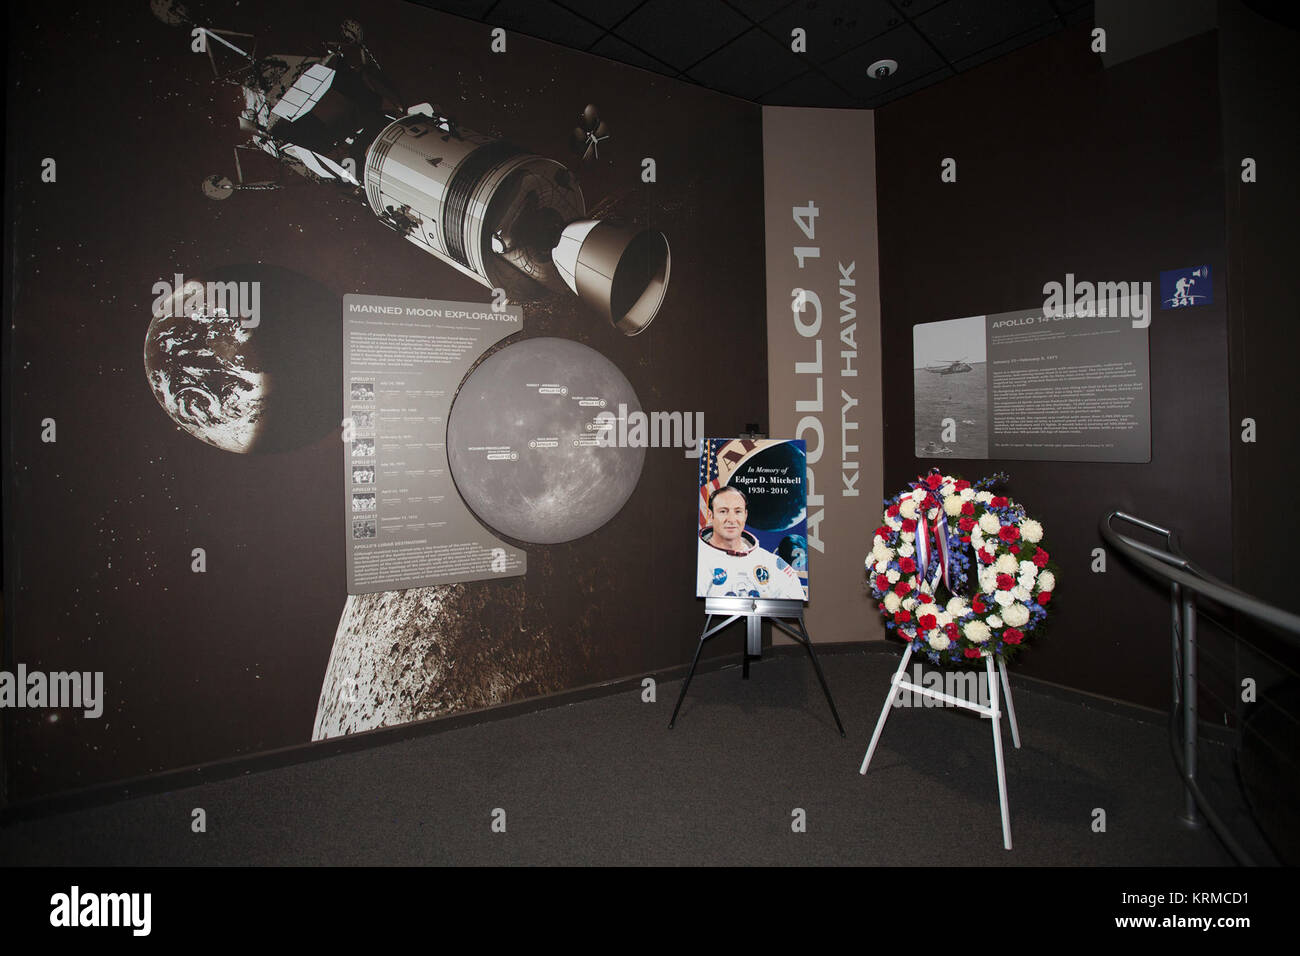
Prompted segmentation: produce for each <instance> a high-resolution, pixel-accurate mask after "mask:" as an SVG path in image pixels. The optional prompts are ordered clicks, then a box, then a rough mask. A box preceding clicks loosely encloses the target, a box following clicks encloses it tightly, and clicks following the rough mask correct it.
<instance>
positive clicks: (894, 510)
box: [885, 504, 898, 518]
mask: <svg viewBox="0 0 1300 956" xmlns="http://www.w3.org/2000/svg"><path fill="white" fill-rule="evenodd" d="M885 514H887V515H889V517H891V518H897V517H898V505H897V504H892V505H890V506H889V507H888V508H886V509H885Z"/></svg>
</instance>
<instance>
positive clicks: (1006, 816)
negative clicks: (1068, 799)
mask: <svg viewBox="0 0 1300 956" xmlns="http://www.w3.org/2000/svg"><path fill="white" fill-rule="evenodd" d="M984 662H985V664H986V665H987V669H988V675H989V703H991V704H992V705H993V756H994V758H995V760H996V762H997V765H998V804H999V806H1000V808H1001V810H1002V846H1003V847H1004V848H1005V849H1007V850H1010V849H1011V810H1010V808H1009V807H1008V806H1007V772H1006V767H1005V766H1004V765H1003V763H1002V711H1001V708H999V707H998V684H997V678H996V676H994V674H993V658H992V657H986V658H985V659H984Z"/></svg>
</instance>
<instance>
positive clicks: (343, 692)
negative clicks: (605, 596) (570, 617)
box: [312, 581, 589, 740]
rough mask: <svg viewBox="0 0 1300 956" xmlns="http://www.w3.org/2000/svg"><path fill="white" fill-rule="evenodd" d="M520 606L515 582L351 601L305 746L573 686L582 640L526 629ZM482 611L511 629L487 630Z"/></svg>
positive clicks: (522, 592)
mask: <svg viewBox="0 0 1300 956" xmlns="http://www.w3.org/2000/svg"><path fill="white" fill-rule="evenodd" d="M527 606H528V600H527V591H526V589H525V587H524V584H523V583H522V582H518V581H515V582H510V583H508V584H506V583H502V582H493V583H492V586H491V587H489V586H486V585H484V584H482V583H478V582H474V583H471V584H443V585H439V586H437V587H431V588H411V589H409V590H406V591H378V592H375V593H373V594H355V595H351V596H349V597H348V599H347V603H346V604H345V605H344V608H343V616H342V618H341V619H340V620H339V627H338V633H337V634H336V635H335V637H334V649H333V652H332V653H331V654H330V661H329V666H328V667H327V669H326V672H325V680H324V683H323V684H322V686H321V692H320V702H319V704H318V705H317V708H316V722H315V726H314V727H313V728H312V740H323V739H325V738H327V737H338V736H342V735H344V734H354V733H359V732H361V731H365V730H375V729H377V728H380V727H392V726H396V725H398V724H404V723H408V722H410V721H413V720H424V719H426V718H429V717H439V716H442V715H444V714H450V713H455V712H456V711H461V710H466V709H472V708H478V707H490V706H492V705H493V704H499V703H502V702H504V701H509V700H517V699H520V698H525V697H535V696H537V695H539V694H550V693H556V692H558V691H560V690H564V689H565V688H566V687H569V686H572V682H573V680H574V679H575V676H576V674H577V673H578V672H579V668H580V666H581V663H580V662H581V661H582V660H583V659H584V657H585V656H586V655H587V654H588V653H589V649H588V648H586V643H587V642H586V639H585V638H583V637H581V636H579V635H578V634H575V633H574V632H572V631H566V632H562V633H561V634H560V636H559V637H556V636H555V635H554V634H553V633H552V630H551V627H550V625H549V624H548V623H545V622H542V623H538V622H535V621H534V622H528V618H529V615H527V613H526V610H527ZM489 612H493V613H496V614H500V615H501V616H502V617H503V618H508V619H512V620H513V622H514V623H513V624H512V626H510V627H509V628H506V627H501V626H492V625H490V624H485V620H486V619H487V618H488V617H489ZM526 622H527V623H526ZM579 634H580V632H579Z"/></svg>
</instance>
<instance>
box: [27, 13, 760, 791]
mask: <svg viewBox="0 0 1300 956" xmlns="http://www.w3.org/2000/svg"><path fill="white" fill-rule="evenodd" d="M189 7H190V12H191V15H192V16H193V17H194V19H195V20H196V21H197V22H200V23H204V24H206V25H210V26H212V27H214V28H222V29H229V30H234V31H241V32H247V33H253V34H256V35H257V38H258V39H257V47H256V49H257V51H258V52H259V53H271V52H276V53H292V54H300V55H301V54H320V53H322V52H323V41H325V40H327V39H337V38H338V37H339V24H340V23H341V22H342V21H343V20H344V19H345V18H347V17H350V16H354V17H357V18H358V19H360V20H361V22H362V25H363V26H364V27H365V29H366V38H365V42H366V44H367V46H368V47H369V49H370V50H371V51H372V52H373V53H374V54H375V56H376V57H377V59H378V61H379V62H380V63H381V64H382V66H383V68H384V71H385V72H386V73H387V75H388V77H389V78H390V79H391V80H392V81H393V82H394V84H395V85H396V87H397V90H398V91H399V93H400V94H401V96H402V98H403V101H404V103H405V104H407V105H409V104H411V103H417V102H421V101H429V102H431V103H435V104H438V105H439V106H441V107H442V108H443V109H444V110H445V111H447V112H450V113H451V114H452V115H453V116H455V117H456V119H457V120H458V121H459V123H460V124H461V125H462V126H463V127H467V128H470V129H474V130H477V131H479V132H483V133H488V134H490V135H494V136H503V137H506V138H508V139H510V140H511V141H512V142H514V143H516V144H518V145H520V146H523V147H524V148H526V149H528V150H530V151H533V152H536V153H538V154H540V155H542V156H547V157H552V158H555V159H559V160H561V161H562V162H565V163H567V164H568V165H569V166H570V168H573V169H575V170H576V171H577V173H578V176H579V179H580V182H581V184H582V187H583V191H584V194H585V196H586V199H587V205H588V209H589V211H590V210H591V209H592V208H593V207H597V206H599V207H600V210H601V211H602V212H612V213H613V214H615V215H617V216H620V217H621V218H623V219H625V220H630V221H633V222H636V223H638V224H641V225H645V226H650V227H654V228H658V229H660V230H662V231H663V232H664V233H665V235H666V236H667V237H668V241H669V243H670V245H671V247H672V256H673V259H672V275H671V284H670V288H669V290H668V298H667V300H666V302H665V304H664V307H663V309H662V310H661V312H660V314H659V316H658V318H657V319H656V321H655V323H654V325H652V326H651V328H650V329H648V330H647V331H646V332H644V333H643V334H641V335H639V336H637V337H635V338H626V337H624V336H623V335H621V334H619V333H618V332H617V331H615V330H614V329H612V328H610V327H609V326H608V325H605V324H602V322H601V320H599V319H598V318H596V317H595V316H594V315H593V314H592V313H590V312H588V311H587V310H586V309H585V308H584V307H583V306H582V305H580V304H579V303H578V302H577V300H576V299H559V298H555V299H548V300H545V301H541V302H531V303H522V304H523V306H524V328H525V331H524V332H523V333H521V334H522V336H524V337H529V336H541V335H559V336H563V337H565V338H570V339H574V340H576V341H580V342H583V343H584V344H586V345H589V346H591V347H592V348H594V349H596V350H597V351H599V352H601V353H602V354H604V355H605V356H607V357H608V358H609V359H611V360H612V361H613V362H614V363H615V364H616V365H617V366H618V367H619V368H620V369H621V370H622V372H623V374H624V375H626V376H627V377H628V379H629V380H630V381H631V383H632V385H633V387H634V388H635V389H636V391H637V394H638V396H639V398H640V401H641V405H642V407H643V408H645V409H646V410H651V409H663V410H681V411H688V410H690V411H693V410H697V409H698V410H703V411H704V412H705V421H706V429H707V431H708V433H709V434H723V435H725V434H734V433H737V432H739V431H740V430H741V429H742V427H743V426H744V425H745V424H746V423H747V422H752V421H760V422H765V421H766V417H767V416H766V386H765V376H766V345H765V339H764V332H763V329H764V290H763V265H762V257H763V240H762V178H761V177H762V169H761V159H760V157H761V145H760V115H759V110H758V108H757V107H754V106H752V105H751V104H747V103H744V102H742V101H739V100H732V99H730V98H727V97H725V96H721V95H718V94H714V93H710V92H708V91H704V90H701V89H698V88H694V87H690V86H686V85H680V84H677V83H675V82H674V81H671V80H668V79H665V78H663V77H660V76H657V75H655V74H651V73H646V72H643V71H639V70H636V69H633V68H630V67H625V66H621V65H618V64H613V63H610V62H608V61H604V60H600V59H598V58H594V57H589V56H586V55H583V54H580V53H576V52H572V51H568V50H564V49H561V48H559V47H554V46H551V45H549V44H546V43H543V42H541V41H535V40H530V39H528V38H526V37H522V36H515V35H511V36H510V37H509V39H508V49H507V52H506V53H505V54H493V53H491V52H490V50H489V42H490V37H489V35H488V32H487V28H485V27H484V26H483V25H481V24H474V23H470V22H468V21H462V20H459V19H457V18H454V17H449V16H445V15H442V14H436V13H433V12H430V11H427V10H424V9H421V8H417V7H414V6H409V5H406V4H402V3H397V2H379V3H373V4H368V5H366V6H365V7H364V8H360V7H356V6H355V5H344V4H339V3H330V2H327V3H318V4H310V5H307V4H301V5H299V4H292V3H282V4H275V5H270V4H267V5H254V4H247V3H244V4H202V5H200V4H190V5H189ZM9 25H10V34H9V45H10V50H9V63H10V73H11V84H10V98H9V114H8V131H7V135H8V149H9V151H10V153H11V163H12V166H11V168H13V169H16V170H17V175H16V176H15V177H13V178H11V179H10V181H9V183H8V196H7V208H8V210H9V215H10V217H11V223H12V234H13V237H14V239H13V246H12V248H11V249H10V250H9V255H10V260H11V267H12V270H13V281H12V285H11V287H10V288H9V290H8V292H9V295H10V303H9V305H10V309H11V319H12V321H11V326H10V328H8V329H6V342H5V346H6V353H7V354H6V370H7V375H6V382H7V386H8V388H9V389H10V420H9V421H8V422H7V427H8V429H9V431H10V456H11V457H10V463H11V467H10V471H9V474H7V475H6V483H7V488H6V496H7V498H8V508H9V512H8V520H7V523H6V526H5V535H6V540H5V572H6V587H5V603H6V608H5V610H6V622H5V623H6V631H7V632H6V648H5V667H6V668H8V669H12V668H13V667H14V666H15V665H16V664H17V663H18V662H21V663H24V664H26V665H27V667H28V668H29V670H46V671H52V670H78V671H103V672H104V681H105V697H106V701H105V709H104V715H103V717H102V718H100V719H98V720H89V719H85V718H83V717H82V716H81V713H80V711H72V710H59V711H53V710H42V711H29V710H11V711H6V712H5V714H4V717H5V720H6V722H7V724H8V726H7V728H6V748H5V760H6V764H7V767H6V770H7V778H8V780H7V783H8V798H9V800H10V801H11V802H22V801H25V800H30V799H34V798H37V797H40V796H44V795H49V794H54V793H59V792H64V791H68V790H75V789H79V788H82V787H87V786H93V785H96V784H102V783H105V782H109V781H119V780H124V779H129V778H132V777H137V776H140V775H145V774H149V773H153V772H157V771H161V770H167V769H176V768H181V767H186V766H192V765H196V764H202V763H207V762H211V761H215V760H221V759H225V758H231V757H237V756H240V755H247V754H252V753H256V752H260V751H266V750H271V749H276V748H281V747H287V746H295V745H305V744H306V742H307V741H308V740H309V739H310V735H311V729H312V721H313V718H314V716H315V712H316V704H317V697H318V695H319V693H320V688H321V680H322V676H323V673H324V670H325V665H326V662H327V659H328V657H329V653H330V648H331V645H332V642H333V638H334V633H335V629H336V627H337V625H338V622H339V615H340V612H341V610H342V608H343V604H344V600H345V598H346V590H345V583H344V562H343V558H344V551H343V547H344V528H345V516H344V515H343V514H342V513H341V502H342V500H343V499H342V491H343V489H342V487H341V471H342V469H340V468H339V467H338V465H339V459H338V456H339V455H340V454H342V451H341V442H340V440H339V435H338V433H337V430H336V431H335V432H334V433H332V434H330V435H327V436H325V437H322V438H319V439H318V440H315V441H313V442H310V443H308V444H306V445H304V446H302V447H298V448H294V449H292V450H288V451H283V452H278V453H268V454H249V455H236V454H232V453H229V452H225V451H221V450H218V449H216V448H213V447H211V446H209V445H206V444H204V443H202V442H200V441H198V440H197V439H195V438H193V437H190V436H189V435H187V434H186V433H185V432H184V431H182V430H181V429H180V428H179V427H178V426H177V425H175V424H174V423H173V422H172V421H171V419H169V418H168V417H167V415H166V414H165V413H164V412H163V411H162V409H161V408H160V407H159V406H158V404H157V402H156V401H155V400H154V397H153V395H152V394H151V392H150V389H149V386H148V383H147V382H146V379H145V373H144V366H143V360H142V349H143V343H144V335H145V331H146V329H147V328H148V325H149V320H150V304H151V302H152V299H153V295H152V292H151V289H152V285H153V283H154V282H156V281H158V280H160V279H170V277H171V275H172V274H173V273H175V272H181V273H183V274H185V275H187V276H196V277H197V276H201V275H202V274H203V273H204V272H205V271H208V270H211V269H215V268H220V267H223V266H229V265H232V264H239V263H263V264H266V265H269V266H274V267H275V268H277V269H286V270H291V271H292V272H294V273H297V274H299V275H301V276H302V277H304V281H308V282H311V283H316V284H319V285H320V286H321V287H323V288H324V289H326V290H328V291H329V293H331V294H332V295H334V296H335V297H337V299H338V300H339V301H340V302H341V300H342V297H343V295H344V294H347V293H371V294H378V295H393V296H419V297H427V298H441V299H453V300H466V301H483V302H486V301H488V298H489V295H488V291H487V290H486V289H484V288H482V287H481V286H479V285H477V284H476V283H474V282H473V281H471V280H470V279H468V278H465V277H463V276H461V275H459V274H458V273H456V272H455V271H454V270H452V269H451V268H449V267H447V266H445V265H443V264H441V263H440V262H438V261H437V260H435V259H434V258H432V257H431V256H429V255H427V254H425V253H423V252H421V251H420V250H419V249H417V248H416V247H414V246H413V245H411V244H409V243H406V242H404V241H403V240H402V239H400V238H399V237H398V236H396V235H395V234H394V233H392V232H391V231H390V230H388V229H387V228H385V227H384V226H383V225H382V224H381V223H380V222H379V221H378V220H377V219H376V218H375V217H374V216H373V215H372V214H371V213H370V211H369V210H368V208H366V207H365V206H364V205H363V204H361V203H359V202H354V201H348V200H347V199H346V198H345V197H344V196H343V195H341V194H339V193H336V192H335V191H333V190H331V189H329V188H328V187H326V186H324V185H320V184H314V183H311V182H308V181H306V180H303V179H300V178H299V177H297V176H294V175H293V174H292V173H288V172H286V173H285V175H284V177H283V178H284V182H285V188H283V189H281V190H278V191H273V192H246V193H241V194H236V195H235V196H233V197H232V198H230V199H228V200H225V201H222V202H214V201H211V200H208V199H205V198H204V197H203V196H202V194H201V192H200V188H199V186H200V183H201V182H202V180H203V179H204V178H205V177H207V176H209V175H211V174H214V173H220V174H222V175H226V176H229V177H230V178H231V179H234V178H235V176H234V159H233V152H232V149H233V147H234V146H235V145H236V144H237V143H240V142H243V141H244V139H245V137H244V134H242V133H241V132H240V131H239V129H238V126H237V122H236V119H237V115H238V111H239V108H240V106H241V105H242V98H241V95H240V93H239V90H238V88H237V87H235V86H229V85H221V84H219V83H217V82H215V81H214V80H213V78H212V70H211V68H210V66H209V64H208V61H207V58H206V56H203V55H201V54H196V53H192V52H191V51H190V49H189V35H188V31H187V30H186V29H183V28H172V27H168V26H166V25H164V24H163V23H161V22H160V21H159V20H158V19H156V18H155V17H154V16H153V15H152V14H151V13H150V10H149V4H148V3H147V2H145V0H140V2H134V3H129V4H113V5H100V4H91V3H84V2H83V3H73V4H63V5H59V6H58V7H57V8H56V7H55V6H53V5H50V4H40V3H26V4H22V5H18V6H15V7H13V8H12V9H11V12H10V22H9ZM589 102H594V103H596V104H597V105H598V106H599V109H600V113H601V116H602V117H603V118H605V119H606V121H607V122H608V123H609V125H610V127H611V131H612V134H613V135H612V138H611V139H610V140H609V141H608V143H602V144H601V158H600V159H599V160H598V161H593V162H590V163H586V164H582V165H579V164H578V163H577V161H576V160H575V158H574V157H573V156H572V154H571V153H569V152H568V137H569V135H570V132H571V130H572V129H573V127H574V126H575V125H576V123H577V119H578V115H579V114H580V113H581V111H582V109H583V107H584V106H585V105H586V104H587V103H589ZM647 156H651V157H654V158H655V160H656V163H657V168H658V182H656V183H651V184H646V183H643V182H642V181H641V179H640V170H641V159H642V158H643V157H647ZM47 157H49V158H52V159H54V160H55V162H56V164H57V166H56V172H57V178H56V181H55V182H53V183H44V182H42V181H41V175H40V174H41V164H42V161H43V160H44V159H45V158H47ZM241 161H242V162H243V164H244V174H245V178H246V179H248V180H258V179H266V178H271V177H273V176H274V174H275V169H274V164H273V163H272V161H271V160H270V158H269V157H256V156H254V155H253V154H251V153H247V152H244V153H242V154H241ZM316 318H317V319H318V324H319V329H318V331H316V330H313V329H310V328H308V329H305V330H304V333H303V334H304V335H312V334H319V335H320V336H323V337H324V338H325V341H326V342H328V343H331V347H332V348H334V349H336V350H338V354H339V361H338V363H337V364H336V365H335V366H334V368H335V369H336V371H335V373H334V374H333V375H332V376H327V378H328V380H322V381H320V382H319V387H320V389H321V390H323V393H324V394H327V395H330V396H335V398H334V399H333V400H334V401H337V402H338V403H339V415H338V416H337V417H339V418H341V417H342V409H341V399H338V398H337V396H339V394H340V392H341V380H342V368H341V363H342V358H341V336H340V325H341V317H340V315H339V314H327V315H320V316H318V317H316ZM273 320H274V316H267V317H264V319H263V321H264V322H265V321H273ZM45 418H52V419H54V420H55V422H56V428H57V442H55V443H44V442H42V441H41V439H40V433H41V421H42V420H43V419H45ZM694 481H695V462H694V461H692V460H690V459H686V458H684V457H683V456H682V453H681V451H680V450H671V449H650V450H649V451H648V453H647V457H646V465H645V469H644V471H643V473H642V476H641V481H640V484H639V486H638V489H637V492H636V493H635V494H634V495H633V497H632V499H631V500H630V501H629V502H628V504H627V505H626V506H625V507H624V509H623V510H622V512H620V514H619V515H617V516H616V517H615V518H614V519H613V520H612V521H611V522H610V523H609V524H607V525H605V526H604V527H603V528H601V529H600V530H598V531H596V532H594V533H592V534H590V535H588V536H586V537H585V538H582V539H579V540H578V541H575V542H571V543H569V544H566V545H556V546H550V547H539V546H533V545H529V546H527V550H528V552H529V571H528V574H527V576H526V577H524V578H520V579H514V580H513V581H511V582H508V583H501V582H482V583H477V584H473V585H466V586H464V588H465V590H464V591H463V592H460V593H461V594H462V597H461V599H460V600H459V602H458V604H457V606H458V607H459V608H461V609H462V610H461V616H460V618H458V622H457V626H458V627H459V629H460V630H459V632H458V634H457V635H456V641H455V642H454V643H453V644H452V645H451V646H453V647H457V648H466V649H467V650H466V651H465V653H466V655H467V657H466V660H470V659H471V656H469V650H468V649H469V648H477V649H478V652H479V653H476V654H475V655H472V659H474V660H479V659H481V657H482V656H483V654H482V653H481V652H482V651H483V650H484V649H486V650H487V651H488V654H487V655H486V656H488V657H491V656H493V655H495V654H498V653H499V654H507V655H510V656H512V657H513V658H518V659H534V658H535V657H536V656H537V655H535V654H534V655H531V656H530V654H529V653H523V651H525V650H528V649H534V648H546V649H547V655H549V656H550V658H552V659H550V660H549V662H548V663H546V664H545V665H544V666H545V667H546V669H547V671H548V672H550V673H553V674H555V675H562V680H563V682H564V683H565V685H566V686H581V685H584V684H589V683H595V682H597V681H604V680H610V679H614V678H617V677H621V676H626V675H630V674H636V673H642V672H645V671H649V670H653V669H654V668H657V667H666V666H673V665H677V664H680V663H683V662H684V661H685V660H687V659H688V658H689V654H690V652H691V650H692V649H693V647H694V644H695V642H696V640H697V634H698V627H699V613H700V609H699V606H698V604H697V602H696V601H695V600H694V598H693V596H692V595H693V581H694V571H695V568H694V561H695V552H694V538H693V526H694V521H695V515H694V491H695V488H694ZM678 512H680V514H679V516H678V518H677V519H675V520H676V523H674V519H673V518H672V517H671V516H672V515H674V514H678ZM665 516H668V517H667V519H666V518H665ZM194 548H204V549H205V551H206V563H207V570H206V573H202V574H198V573H194V572H193V571H191V561H192V557H191V551H192V549H194ZM715 643H717V642H715ZM725 650H726V648H722V647H718V648H717V649H716V652H722V651H725ZM538 666H539V667H541V666H543V665H540V664H539V665H538ZM548 689H555V688H554V687H548V686H546V685H545V681H541V682H539V683H536V684H529V683H528V682H522V683H520V684H519V685H518V687H517V689H516V691H515V692H514V693H516V695H523V696H526V695H528V694H530V693H537V692H540V691H544V690H548ZM467 699H468V700H471V701H474V702H476V703H480V704H481V703H482V701H481V700H478V699H477V698H474V697H473V695H468V696H467ZM493 702H499V701H493Z"/></svg>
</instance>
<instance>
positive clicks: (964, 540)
mask: <svg viewBox="0 0 1300 956" xmlns="http://www.w3.org/2000/svg"><path fill="white" fill-rule="evenodd" d="M961 543H962V544H970V535H968V534H964V535H962V536H961Z"/></svg>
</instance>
